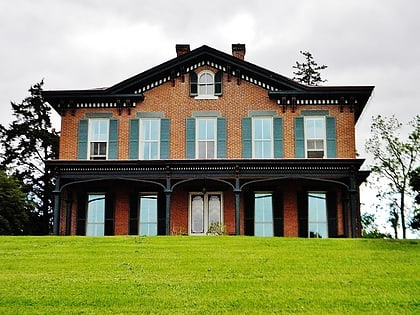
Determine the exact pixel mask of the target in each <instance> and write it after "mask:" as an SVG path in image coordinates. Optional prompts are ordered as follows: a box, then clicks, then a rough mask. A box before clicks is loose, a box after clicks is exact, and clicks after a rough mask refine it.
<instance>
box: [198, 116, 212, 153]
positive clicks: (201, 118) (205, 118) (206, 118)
mask: <svg viewBox="0 0 420 315" xmlns="http://www.w3.org/2000/svg"><path fill="white" fill-rule="evenodd" d="M200 120H213V121H214V135H213V136H214V157H211V158H209V157H207V158H205V159H206V160H212V159H216V158H217V117H197V118H196V122H195V158H196V159H199V150H200V148H199V145H198V144H199V142H200V140H199V139H198V133H199V121H200Z"/></svg>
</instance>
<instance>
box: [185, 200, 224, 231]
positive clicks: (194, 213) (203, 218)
mask: <svg viewBox="0 0 420 315" xmlns="http://www.w3.org/2000/svg"><path fill="white" fill-rule="evenodd" d="M214 222H220V223H223V208H222V194H221V193H217V192H215V193H211V192H209V193H190V209H189V233H188V234H190V235H205V234H207V231H208V228H209V226H210V225H211V224H212V223H214Z"/></svg>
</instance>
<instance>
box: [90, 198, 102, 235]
mask: <svg viewBox="0 0 420 315" xmlns="http://www.w3.org/2000/svg"><path fill="white" fill-rule="evenodd" d="M87 201H88V206H87V222H86V236H103V235H104V234H105V194H89V195H88V200H87Z"/></svg>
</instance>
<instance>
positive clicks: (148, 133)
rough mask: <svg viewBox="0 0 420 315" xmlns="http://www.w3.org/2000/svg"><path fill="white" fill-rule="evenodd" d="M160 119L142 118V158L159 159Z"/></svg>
mask: <svg viewBox="0 0 420 315" xmlns="http://www.w3.org/2000/svg"><path fill="white" fill-rule="evenodd" d="M159 144H160V119H140V159H142V160H156V159H159V156H160V152H159Z"/></svg>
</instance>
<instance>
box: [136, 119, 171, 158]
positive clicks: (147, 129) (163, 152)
mask: <svg viewBox="0 0 420 315" xmlns="http://www.w3.org/2000/svg"><path fill="white" fill-rule="evenodd" d="M143 115H144V113H141V115H139V113H138V116H140V118H132V119H130V124H129V144H128V158H129V159H130V160H138V159H140V160H156V159H168V158H169V139H170V120H169V119H168V118H163V117H160V116H163V115H161V114H160V113H147V115H145V116H143Z"/></svg>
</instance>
